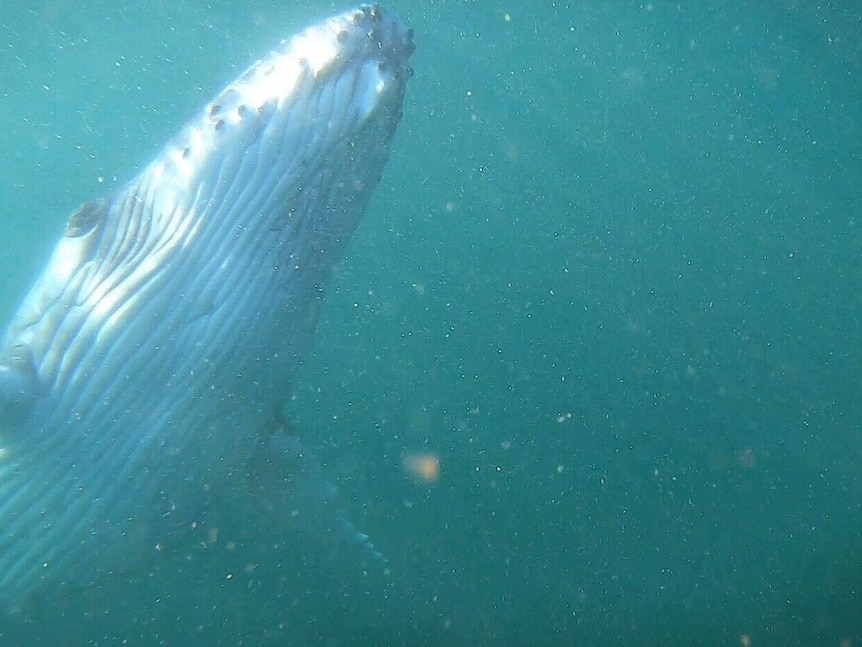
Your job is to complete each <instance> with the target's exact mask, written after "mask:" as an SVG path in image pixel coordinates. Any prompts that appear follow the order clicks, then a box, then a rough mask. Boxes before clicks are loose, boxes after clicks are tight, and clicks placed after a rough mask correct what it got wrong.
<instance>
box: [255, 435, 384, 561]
mask: <svg viewBox="0 0 862 647" xmlns="http://www.w3.org/2000/svg"><path fill="white" fill-rule="evenodd" d="M250 478H251V485H252V489H253V491H254V493H255V495H256V498H257V500H258V502H259V504H260V505H262V506H263V507H264V511H265V513H266V514H269V515H274V516H277V517H279V518H281V519H283V520H285V521H286V522H287V523H288V524H289V525H290V526H291V527H292V528H293V529H295V530H297V531H298V532H300V533H302V534H304V535H307V536H308V537H312V538H314V541H315V543H317V544H318V545H320V544H322V545H323V546H324V548H325V549H326V551H327V552H329V553H330V554H332V555H334V554H338V553H342V552H344V551H347V552H349V553H350V554H352V553H353V552H358V553H360V554H361V555H362V556H363V557H365V558H368V559H370V560H371V561H375V562H380V563H385V562H386V558H385V557H384V556H383V555H382V554H381V553H380V552H379V551H378V550H377V549H376V548H375V547H374V545H373V544H372V543H371V540H370V539H369V537H368V535H367V534H365V533H363V532H361V531H360V530H358V529H357V528H356V527H355V526H354V525H353V524H352V523H351V522H350V521H348V519H347V518H346V517H345V516H344V514H343V511H342V509H341V505H340V501H339V493H338V489H337V488H336V487H335V486H334V485H333V484H332V483H331V482H330V481H328V480H327V479H326V477H325V476H324V474H323V469H322V467H321V465H320V462H319V461H318V460H317V458H316V457H315V456H314V455H313V453H312V452H310V451H309V450H308V449H307V448H306V447H305V446H304V445H303V443H302V440H301V439H300V437H299V434H298V433H297V431H296V429H295V428H294V427H293V426H292V425H291V424H290V423H288V422H286V421H281V422H280V423H279V425H278V426H277V428H276V429H275V431H274V432H273V433H272V434H271V435H270V436H269V438H267V439H266V440H265V441H264V442H263V443H262V445H261V447H260V450H259V453H258V455H257V457H256V460H254V461H253V462H252V473H251V474H250Z"/></svg>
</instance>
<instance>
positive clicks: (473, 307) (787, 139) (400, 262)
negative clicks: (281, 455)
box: [0, 0, 862, 646]
mask: <svg viewBox="0 0 862 647" xmlns="http://www.w3.org/2000/svg"><path fill="white" fill-rule="evenodd" d="M394 4H395V6H396V7H397V8H398V11H399V13H401V14H402V16H404V17H405V18H406V19H408V20H409V22H411V24H412V25H413V26H414V28H415V30H416V42H417V53H416V55H415V59H414V67H415V70H416V74H415V78H414V80H413V82H412V85H411V87H410V89H409V96H408V101H407V105H406V107H405V114H404V121H403V123H402V127H401V130H400V132H399V135H398V137H397V139H396V142H395V148H394V151H393V156H392V160H391V162H390V165H389V167H388V168H387V171H386V173H385V175H384V179H383V182H382V184H381V186H380V188H379V190H378V192H377V194H376V196H375V200H374V203H373V204H372V208H371V209H370V210H369V213H368V216H367V218H366V220H365V221H364V223H363V224H362V226H361V227H360V229H359V231H358V232H357V235H356V237H355V239H354V241H353V243H352V244H351V246H350V247H349V249H348V253H347V257H346V258H345V261H344V263H343V264H342V266H341V267H340V270H339V273H338V276H337V280H336V282H335V284H334V285H333V286H332V289H331V292H330V297H329V299H328V302H327V305H326V308H325V312H324V320H323V322H322V324H321V328H320V331H319V335H318V337H317V340H316V345H315V349H314V353H313V354H312V356H311V357H310V358H309V361H308V363H307V365H306V367H305V368H304V369H303V373H302V375H301V380H300V382H299V383H298V384H297V387H296V392H295V397H294V399H293V401H292V402H290V403H289V407H288V409H289V412H290V415H291V417H292V419H293V420H294V421H295V422H296V424H297V426H298V427H299V428H300V429H301V430H302V433H303V435H304V437H305V438H306V439H307V443H308V444H309V445H311V446H312V447H314V449H315V451H316V453H317V455H318V457H319V458H320V459H321V461H322V462H323V463H324V467H325V471H326V473H327V474H328V475H329V476H330V478H331V479H332V480H333V482H334V483H336V484H337V485H338V486H339V488H340V490H341V492H342V495H343V497H344V501H345V508H346V509H347V511H348V513H349V516H350V517H351V518H352V519H353V520H354V521H355V522H356V523H357V525H358V526H360V527H361V528H363V529H364V530H365V531H367V532H369V533H370V534H371V536H372V538H373V539H374V541H375V544H376V546H377V547H378V548H379V549H380V550H381V551H382V552H383V553H384V554H385V555H386V556H387V558H388V560H389V563H388V572H380V569H379V568H377V567H374V566H372V565H367V564H362V563H361V562H359V561H358V560H353V559H347V558H346V557H345V556H344V555H340V556H331V555H322V554H319V552H315V550H314V548H315V547H314V546H313V545H311V544H313V543H314V542H313V541H312V540H310V539H308V538H301V537H300V538H292V537H290V536H282V535H281V534H280V532H281V531H280V530H278V529H277V527H276V529H273V527H272V526H273V522H276V521H277V519H267V520H261V521H260V525H259V526H253V527H242V528H235V529H233V530H232V531H231V533H232V534H231V535H229V536H224V537H219V538H218V541H216V542H214V543H213V545H211V546H210V547H209V548H207V549H200V550H198V551H194V550H191V549H188V550H187V551H186V553H184V554H183V555H173V556H171V555H159V556H158V558H156V559H153V560H151V561H150V562H148V563H147V564H145V565H142V566H140V567H135V568H131V569H130V571H129V572H128V573H124V574H122V575H118V577H117V578H116V580H113V581H110V582H106V583H105V584H104V585H103V586H100V587H95V588H94V589H87V590H83V591H65V592H61V593H60V594H46V595H45V597H44V599H43V600H37V601H35V602H34V603H33V604H32V605H31V608H28V609H27V610H26V612H25V613H24V614H23V616H24V617H23V619H18V620H16V621H15V624H14V625H13V624H9V627H10V629H9V632H10V634H11V636H9V637H8V639H9V640H10V641H11V642H10V643H9V644H28V643H29V644H61V642H60V641H63V642H64V643H66V644H74V645H78V644H80V645H117V644H130V645H161V644H166V645H174V644H182V645H185V644H200V645H214V644H223V645H283V644H298V645H303V644H326V645H352V644H368V645H373V644H393V645H418V644H428V645H439V644H442V643H444V642H445V643H449V644H452V645H574V644H583V645H594V644H614V645H617V644H627V645H657V644H663V645H688V644H706V645H739V644H742V643H743V642H744V641H746V640H750V644H752V645H755V646H758V645H790V644H799V645H838V644H841V641H842V640H846V641H850V642H846V643H844V644H858V643H859V642H860V641H862V536H860V530H862V482H860V474H862V471H860V456H862V428H860V414H862V398H860V396H862V372H860V366H859V360H860V354H862V343H860V341H859V334H858V328H859V319H860V314H862V297H860V288H862V264H860V261H859V249H860V243H862V231H860V224H859V223H858V222H857V220H858V218H859V206H860V204H862V201H861V200H862V139H860V136H859V133H860V132H862V123H860V122H862V77H860V75H862V18H860V15H862V14H860V12H859V9H858V7H855V5H851V4H849V3H848V4H847V8H835V7H830V8H823V7H819V8H815V7H814V6H813V4H812V3H795V2H787V3H781V2H770V1H767V2H760V3H748V4H750V6H746V5H745V4H744V3H721V2H718V3H689V4H690V7H688V6H687V5H686V4H685V3H683V4H682V5H679V4H676V3H661V2H654V3H650V4H639V3H627V2H614V3H581V2H572V3H566V2H530V3H527V2H520V3H510V4H508V5H506V4H500V3H496V2H487V3H486V2H456V1H454V0H450V1H441V2H419V1H417V0H413V1H408V0H405V1H403V2H397V3H394ZM26 7H27V8H24V5H23V4H22V5H21V6H20V7H18V6H17V5H16V8H12V6H11V4H10V5H9V7H6V8H3V9H2V12H0V41H2V48H0V124H2V128H0V169H2V173H0V178H2V181H0V205H2V214H0V241H2V243H3V249H4V251H3V253H2V254H0V315H2V316H3V320H6V319H8V317H9V316H11V313H12V311H13V309H14V307H15V306H16V304H17V303H18V301H19V300H20V298H21V297H22V296H23V294H24V293H25V292H26V290H27V288H28V287H29V285H30V284H31V282H32V280H33V279H34V277H35V276H36V275H37V274H38V272H39V269H40V268H41V266H42V264H43V263H44V260H45V257H46V255H47V253H48V252H49V251H50V249H51V247H52V246H53V244H54V242H55V240H56V238H57V236H58V235H59V233H60V232H61V231H62V227H63V223H64V221H65V218H66V217H67V216H68V214H70V213H71V211H72V210H73V209H74V208H75V207H76V206H77V204H79V203H80V202H83V201H85V200H88V199H91V198H93V197H96V196H98V195H102V194H105V193H107V192H108V191H110V190H111V187H114V186H116V185H117V184H118V183H120V182H123V181H125V180H127V179H128V178H129V177H131V176H132V175H133V174H134V172H135V171H136V169H138V168H140V167H142V166H143V165H144V164H145V163H146V162H148V161H149V159H150V158H151V157H152V156H153V155H154V154H155V153H156V152H157V151H158V150H159V148H160V146H161V145H162V144H163V143H164V141H165V140H166V139H167V138H168V137H169V136H170V135H171V134H172V133H173V132H174V131H175V130H176V129H178V128H179V127H180V126H181V125H182V124H183V123H184V122H185V120H186V119H187V118H189V117H190V116H191V115H193V114H194V113H195V111H196V110H197V109H198V108H199V106H201V105H203V104H204V103H205V102H206V101H207V100H208V98H209V97H211V96H212V95H213V94H214V93H215V92H216V91H217V90H218V89H219V88H220V87H221V86H222V85H223V84H225V83H226V82H228V81H229V80H230V79H231V78H233V77H234V76H235V75H236V74H237V73H238V72H239V71H240V70H241V69H242V68H243V67H245V66H246V65H248V64H249V63H250V62H252V61H253V60H254V59H255V58H256V57H258V56H259V55H261V54H263V53H265V52H266V51H268V48H269V47H270V46H271V44H272V43H275V42H277V40H278V39H279V38H281V37H283V36H285V35H287V34H289V33H292V32H293V31H294V30H295V29H297V28H298V27H300V26H303V25H304V24H306V23H308V22H310V21H312V20H315V19H317V18H320V17H323V16H326V15H328V14H330V13H332V12H333V11H335V10H340V9H342V8H344V5H341V4H339V5H337V6H334V5H332V4H330V3H325V2H320V3H315V2H307V3H284V6H276V5H274V4H272V3H268V2H246V3H236V2H209V3H199V4H198V5H194V4H188V3H175V2H173V1H171V2H168V1H167V0H165V1H164V2H156V1H155V0H148V1H145V2H140V3H128V4H127V5H124V4H122V3H116V2H111V3H109V2H90V3H86V6H85V7H83V8H80V7H78V5H77V4H75V3H70V2H62V1H57V0H55V1H52V2H47V1H37V2H32V3H29V4H27V5H26ZM410 452H429V453H431V454H434V455H436V456H437V457H438V458H439V460H440V464H441V468H442V471H441V473H440V477H439V479H438V480H437V481H436V482H434V483H433V484H431V485H417V484H416V483H415V482H414V481H412V480H411V479H410V478H409V476H408V475H407V474H406V473H405V470H404V468H403V456H404V455H405V453H410ZM275 526H277V523H276V524H275ZM230 542H233V543H232V544H231V543H230ZM123 641H126V642H125V643H124V642H123Z"/></svg>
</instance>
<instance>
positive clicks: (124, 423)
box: [0, 5, 415, 608]
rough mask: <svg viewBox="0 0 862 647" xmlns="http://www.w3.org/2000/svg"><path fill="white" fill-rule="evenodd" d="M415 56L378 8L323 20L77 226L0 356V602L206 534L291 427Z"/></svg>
mask: <svg viewBox="0 0 862 647" xmlns="http://www.w3.org/2000/svg"><path fill="white" fill-rule="evenodd" d="M414 49H415V45H414V41H413V31H412V30H411V29H410V28H409V27H408V26H407V25H406V24H405V23H404V22H402V20H401V19H400V18H399V17H398V16H397V15H396V14H395V13H393V12H391V11H390V10H388V9H386V8H383V7H381V6H379V5H363V6H360V7H359V8H356V9H352V10H349V11H345V12H343V13H340V14H338V15H336V16H334V17H331V18H329V19H326V20H323V21H322V22H319V23H317V24H314V25H312V26H310V27H308V28H306V29H305V30H303V31H300V32H299V33H297V34H296V35H294V36H292V37H290V38H288V39H285V40H283V41H281V42H280V43H279V44H278V45H277V46H276V47H275V48H274V49H273V50H272V51H271V52H270V53H269V54H268V55H266V56H264V57H263V58H261V59H260V60H259V61H257V62H256V63H254V64H253V65H252V66H251V67H250V68H248V69H247V70H246V71H245V72H244V73H243V74H242V75H240V76H239V77H238V78H237V79H236V80H234V81H233V82H232V83H230V84H229V85H228V86H227V87H226V88H225V89H224V90H223V91H221V92H220V93H218V94H217V95H216V96H215V98H214V99H213V100H212V101H210V102H209V103H208V104H206V105H205V106H204V107H203V108H202V109H201V110H200V111H199V112H198V114H197V115H196V116H195V117H193V118H192V119H191V121H190V122H189V123H188V124H187V125H186V126H185V127H183V128H182V129H181V130H180V132H179V133H178V134H177V135H176V136H175V137H174V138H173V139H172V140H171V141H170V142H169V143H168V144H167V145H166V146H165V147H164V148H163V149H162V150H161V152H160V153H158V154H157V155H156V156H155V158H154V159H152V161H150V162H149V163H148V164H147V165H146V166H145V167H144V168H143V170H141V171H140V173H139V174H138V175H137V176H136V177H134V178H133V179H131V180H130V181H128V182H127V183H126V184H124V185H121V187H120V188H118V189H117V190H116V191H113V192H112V193H110V194H108V195H104V196H100V197H95V199H93V200H92V201H90V202H87V203H85V204H83V205H82V206H80V207H79V208H78V209H77V210H75V211H74V213H73V214H72V215H71V217H70V218H69V219H68V221H67V223H66V224H65V229H64V231H63V232H62V234H61V235H60V236H59V241H58V242H57V244H56V246H55V247H54V249H53V252H52V254H51V255H50V257H49V259H47V262H46V265H45V266H44V268H43V271H42V272H41V274H40V275H39V276H38V277H37V279H36V281H35V284H34V285H33V286H32V288H31V290H30V292H29V293H28V295H27V296H26V297H25V299H24V300H23V302H22V303H21V305H20V306H19V308H18V309H17V311H16V313H15V314H14V315H13V317H12V319H11V321H10V322H9V324H8V326H7V328H6V331H5V335H4V337H3V341H2V345H0V603H2V604H3V605H4V606H5V607H7V608H12V607H15V606H16V605H19V604H21V603H22V602H23V601H25V600H27V599H28V598H31V597H32V596H33V594H34V592H36V591H41V590H46V589H48V588H49V587H53V588H54V589H57V588H59V589H61V590H62V588H63V587H68V586H87V585H88V584H91V583H93V582H95V581H97V579H98V578H100V577H107V576H109V575H110V574H111V573H114V572H117V571H118V570H121V569H123V568H124V567H125V565H127V564H128V563H129V562H130V561H132V560H134V559H135V558H136V556H137V555H138V554H140V553H141V551H142V550H154V549H156V548H160V547H162V546H167V545H170V544H171V542H175V541H178V537H181V536H182V533H184V532H188V531H189V529H192V528H200V527H201V526H204V527H205V524H206V519H207V516H206V515H207V510H208V509H209V507H210V506H213V505H215V503H214V502H217V501H218V495H219V493H220V492H229V491H233V490H234V489H235V488H236V487H238V483H239V481H240V480H242V479H245V478H247V476H248V473H249V471H250V470H253V469H254V467H255V464H257V463H261V462H262V461H260V459H259V454H260V452H261V451H262V448H264V451H265V448H266V447H267V445H268V444H270V443H271V441H272V438H273V435H274V434H283V433H284V428H285V424H284V421H283V419H282V413H281V412H282V411H283V406H284V403H285V402H286V400H287V399H288V398H289V396H290V393H291V390H292V388H293V383H294V381H295V379H296V374H297V371H298V369H299V368H300V366H301V365H302V362H303V359H304V358H306V357H307V354H308V352H309V349H310V346H311V342H312V337H313V334H314V330H315V327H316V323H317V320H318V313H319V311H320V308H321V304H322V303H323V300H324V296H325V293H326V288H327V284H328V283H329V281H330V278H331V276H332V274H333V271H334V269H335V268H336V267H337V266H338V264H339V262H340V261H341V259H342V256H343V253H344V249H345V246H346V245H347V244H348V241H349V240H350V238H351V235H352V234H353V232H354V230H355V229H356V227H357V225H358V224H359V222H360V220H361V218H362V216H363V214H364V212H365V211H366V207H367V205H368V203H369V200H370V198H371V196H372V194H373V192H374V190H375V188H376V187H377V185H378V183H379V181H380V179H381V175H382V173H383V170H384V167H385V165H386V164H387V161H388V159H389V156H390V152H391V149H392V145H393V139H394V137H395V134H396V130H397V127H398V125H399V122H400V121H401V118H402V111H403V108H404V100H405V91H406V87H407V84H408V80H409V79H410V78H411V76H412V68H411V67H410V57H411V55H412V54H413V52H414ZM275 444H276V445H280V446H285V445H290V444H291V443H290V440H289V438H288V439H287V440H285V439H284V438H282V439H281V440H278V441H277V442H276V443H275ZM263 462H267V463H268V461H263ZM276 480H278V479H276ZM283 482H285V483H288V484H289V483H291V482H293V481H292V480H291V479H289V478H285V479H283ZM142 547H145V548H142Z"/></svg>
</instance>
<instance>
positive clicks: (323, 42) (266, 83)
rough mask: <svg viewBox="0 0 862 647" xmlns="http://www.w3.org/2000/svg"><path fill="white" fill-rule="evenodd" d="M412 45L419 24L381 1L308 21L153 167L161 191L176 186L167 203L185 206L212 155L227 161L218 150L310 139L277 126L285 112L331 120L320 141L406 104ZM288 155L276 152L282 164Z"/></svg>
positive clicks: (296, 119)
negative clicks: (407, 21)
mask: <svg viewBox="0 0 862 647" xmlns="http://www.w3.org/2000/svg"><path fill="white" fill-rule="evenodd" d="M414 51H415V45H414V43H413V30H412V29H410V28H408V27H406V26H405V25H404V24H403V23H402V22H401V21H400V20H399V19H398V18H397V17H396V16H394V14H391V13H389V12H387V11H386V10H384V9H382V8H381V7H380V6H379V5H371V6H362V7H360V8H359V9H356V10H354V11H348V12H345V13H343V14H340V15H338V16H335V17H333V18H330V19H329V20H326V21H324V22H323V23H320V24H317V25H315V26H313V27H310V28H308V29H306V30H305V31H303V32H300V33H299V34H297V35H295V36H293V37H292V38H290V39H286V40H283V41H282V42H281V43H280V45H279V47H278V48H276V49H275V50H274V51H272V52H271V53H270V54H269V55H268V56H266V57H264V58H263V59H261V60H260V61H258V62H257V63H256V64H254V65H252V66H251V67H250V68H248V69H247V70H246V71H245V72H244V73H243V74H242V75H240V77H239V78H237V79H236V80H235V81H234V82H233V83H231V84H230V85H229V86H227V87H226V88H225V89H224V90H223V91H222V92H221V93H219V94H218V95H217V96H216V97H215V98H214V99H213V100H212V101H211V102H210V103H209V104H207V105H206V106H205V107H204V109H203V110H202V113H201V114H200V115H199V117H198V118H197V119H195V120H194V121H192V122H191V123H190V124H189V125H188V126H187V127H186V128H185V129H184V130H183V131H182V132H181V133H180V134H179V135H178V136H177V137H176V138H175V139H174V140H173V141H172V142H171V143H170V144H169V145H168V146H167V147H166V148H165V150H164V151H163V154H162V155H160V156H159V158H158V159H157V160H155V161H154V163H153V166H152V167H151V169H150V170H151V172H152V173H153V175H154V177H155V179H157V180H158V181H159V182H160V183H161V186H162V188H163V189H166V188H169V186H170V185H173V188H174V191H175V197H176V200H168V202H171V203H174V202H175V203H177V204H182V202H183V196H186V197H188V196H189V195H190V194H192V193H194V192H195V189H196V188H197V187H198V186H199V181H200V180H201V179H202V178H204V179H205V178H206V176H207V173H208V171H209V170H210V169H211V164H212V163H213V162H214V161H215V162H216V163H218V164H219V165H220V166H222V167H223V166H224V155H223V153H221V152H220V153H218V154H217V152H218V151H220V150H221V151H224V150H226V149H232V150H233V151H234V152H238V151H242V152H245V151H248V152H253V153H254V154H260V155H261V158H266V156H267V155H269V156H270V157H272V156H274V155H275V153H274V152H272V151H271V150H268V149H267V147H268V146H269V144H270V143H272V142H273V140H275V139H276V138H280V139H283V140H284V141H292V142H296V141H297V140H303V139H305V140H307V138H303V137H301V136H298V135H292V134H291V133H287V134H285V133H282V132H279V130H278V126H277V122H278V120H279V119H280V118H281V119H284V120H290V122H291V123H292V127H293V128H295V129H296V128H303V127H304V124H308V125H310V124H311V123H313V122H314V121H316V120H324V121H325V122H328V123H329V124H330V125H329V129H330V130H333V132H332V133H331V134H330V136H329V137H328V138H326V140H320V139H318V140H315V141H313V142H312V143H314V144H318V145H321V146H325V145H327V144H328V143H329V142H328V141H327V140H330V141H339V140H341V139H344V138H345V137H349V134H350V133H349V131H348V130H346V129H348V128H349V129H352V130H353V131H355V130H357V129H358V128H359V127H360V126H361V124H362V123H363V122H364V120H365V119H367V118H368V117H369V116H370V115H372V114H374V112H375V111H376V110H378V109H380V108H384V109H385V108H386V107H388V106H390V105H395V104H397V105H399V106H400V103H401V99H402V95H403V92H404V88H405V86H406V83H407V80H408V79H409V78H410V77H411V76H412V73H413V70H412V68H411V67H410V66H409V65H408V61H409V57H410V56H411V55H412V54H413V52H414ZM345 117H347V118H345ZM398 117H400V112H399V113H398V114H393V115H391V118H392V119H393V120H394V121H396V122H397V120H398ZM337 128H341V129H342V130H341V131H340V132H338V131H337V130H336V129H337ZM303 143H306V142H305V141H304V142H303ZM283 153H284V151H281V152H280V153H278V156H279V159H280V161H282V162H283V161H284V155H283ZM288 155H291V153H288ZM285 170H286V171H291V170H295V168H292V167H286V168H285Z"/></svg>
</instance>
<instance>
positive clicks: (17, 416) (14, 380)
mask: <svg viewBox="0 0 862 647" xmlns="http://www.w3.org/2000/svg"><path fill="white" fill-rule="evenodd" d="M35 399H36V380H35V377H34V375H33V371H32V369H31V367H30V366H28V365H27V363H26V362H24V361H22V360H10V361H0V424H2V425H4V427H6V426H9V425H12V426H14V425H18V424H20V423H22V422H23V421H24V420H25V419H26V417H27V416H28V415H29V414H30V411H31V409H32V408H33V403H34V401H35Z"/></svg>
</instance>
